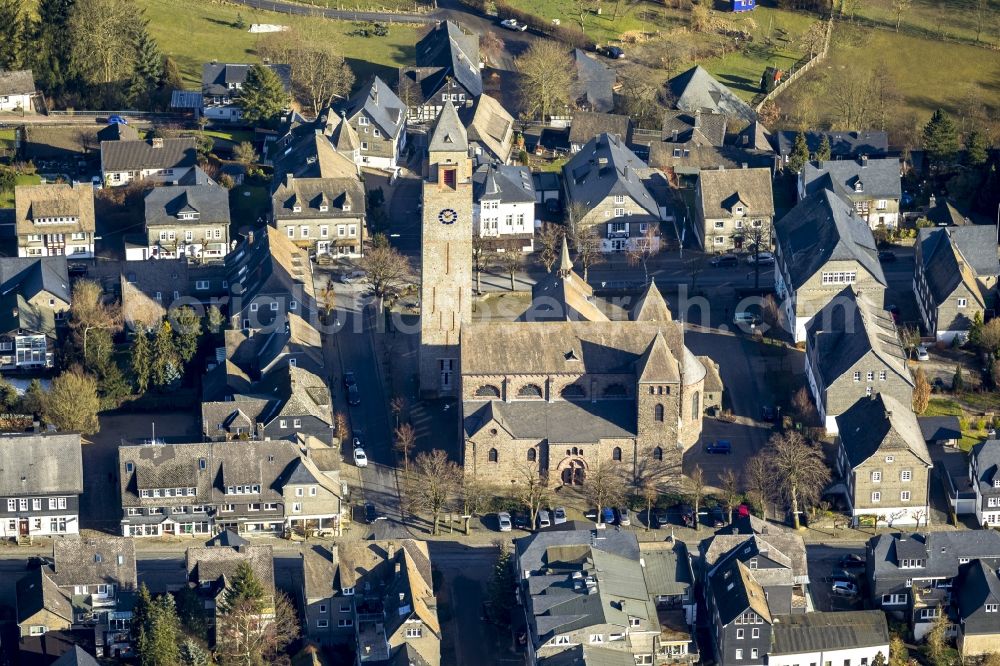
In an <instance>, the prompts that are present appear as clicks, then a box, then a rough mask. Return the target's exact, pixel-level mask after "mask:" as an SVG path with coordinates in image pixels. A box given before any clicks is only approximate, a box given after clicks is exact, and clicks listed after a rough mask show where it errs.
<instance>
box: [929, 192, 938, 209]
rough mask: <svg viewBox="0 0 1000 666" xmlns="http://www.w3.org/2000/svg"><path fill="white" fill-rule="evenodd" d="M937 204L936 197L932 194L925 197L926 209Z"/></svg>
mask: <svg viewBox="0 0 1000 666" xmlns="http://www.w3.org/2000/svg"><path fill="white" fill-rule="evenodd" d="M935 206H937V197H936V196H934V195H933V194H932V195H930V196H929V197H927V208H928V210H929V209H931V208H934V207H935Z"/></svg>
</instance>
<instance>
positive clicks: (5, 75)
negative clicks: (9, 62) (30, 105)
mask: <svg viewBox="0 0 1000 666" xmlns="http://www.w3.org/2000/svg"><path fill="white" fill-rule="evenodd" d="M33 94H35V77H34V75H32V73H31V70H30V69H20V70H14V71H6V72H4V71H0V95H33ZM26 110H27V109H26Z"/></svg>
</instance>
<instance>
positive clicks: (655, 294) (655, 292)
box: [631, 279, 674, 322]
mask: <svg viewBox="0 0 1000 666" xmlns="http://www.w3.org/2000/svg"><path fill="white" fill-rule="evenodd" d="M631 319H632V321H660V322H667V321H673V320H674V317H673V315H672V314H671V313H670V308H669V307H668V306H667V302H666V301H665V300H663V294H662V293H661V292H660V289H659V287H657V286H656V281H655V280H653V279H650V280H649V286H647V287H646V290H645V291H644V292H642V295H641V296H640V297H639V300H638V301H636V304H635V307H634V308H632V317H631Z"/></svg>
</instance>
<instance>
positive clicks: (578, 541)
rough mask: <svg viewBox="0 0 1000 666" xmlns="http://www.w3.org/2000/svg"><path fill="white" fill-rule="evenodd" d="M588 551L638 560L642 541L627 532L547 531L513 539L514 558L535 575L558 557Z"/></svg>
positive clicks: (593, 530) (525, 569)
mask: <svg viewBox="0 0 1000 666" xmlns="http://www.w3.org/2000/svg"><path fill="white" fill-rule="evenodd" d="M598 537H601V538H598ZM589 549H596V550H602V551H606V552H608V553H614V554H615V555H618V556H620V557H623V558H626V559H630V560H636V561H638V560H639V557H640V555H639V552H640V550H639V541H638V539H637V538H636V536H635V533H634V532H629V531H627V530H616V529H606V530H596V529H588V530H570V531H544V532H536V533H534V534H530V535H528V536H525V537H521V538H520V539H515V540H514V557H515V558H516V559H517V561H518V562H519V563H520V568H521V570H522V571H526V572H530V573H531V574H532V575H535V574H537V573H541V572H542V570H543V569H545V568H547V567H548V566H549V565H550V564H552V563H553V562H555V561H556V559H558V557H569V556H570V554H571V553H572V552H577V553H579V554H585V551H586V550H589ZM550 559H552V562H550Z"/></svg>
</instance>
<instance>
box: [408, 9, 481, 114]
mask: <svg viewBox="0 0 1000 666" xmlns="http://www.w3.org/2000/svg"><path fill="white" fill-rule="evenodd" d="M416 63H417V67H439V68H441V71H440V73H439V74H438V75H437V76H435V77H434V79H435V80H437V81H440V82H442V83H443V82H444V80H445V79H446V78H448V77H454V78H455V79H456V80H457V81H458V82H459V83H460V84H461V85H462V87H463V88H465V89H466V90H468V91H469V94H471V95H472V96H473V97H478V96H480V95H482V94H483V77H482V74H481V73H480V70H479V36H478V35H477V34H475V33H472V34H466V33H465V32H464V31H463V30H462V28H460V27H459V26H458V24H456V23H452V22H451V21H442V22H441V23H438V24H437V26H435V27H434V28H433V29H432V30H431V31H430V32H429V33H427V35H426V36H424V38H423V39H421V40H420V41H419V42H417V45H416ZM433 87H434V89H435V90H436V89H437V88H439V87H440V85H437V86H433Z"/></svg>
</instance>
